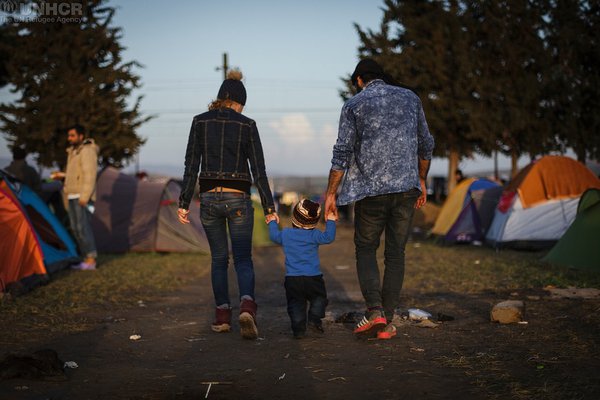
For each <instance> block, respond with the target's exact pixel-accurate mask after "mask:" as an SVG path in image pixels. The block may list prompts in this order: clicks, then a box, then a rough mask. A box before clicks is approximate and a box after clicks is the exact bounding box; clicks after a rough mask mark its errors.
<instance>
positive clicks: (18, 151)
mask: <svg viewBox="0 0 600 400" xmlns="http://www.w3.org/2000/svg"><path fill="white" fill-rule="evenodd" d="M12 153H13V160H24V159H25V157H27V152H26V151H25V149H24V148H22V147H13V149H12Z"/></svg>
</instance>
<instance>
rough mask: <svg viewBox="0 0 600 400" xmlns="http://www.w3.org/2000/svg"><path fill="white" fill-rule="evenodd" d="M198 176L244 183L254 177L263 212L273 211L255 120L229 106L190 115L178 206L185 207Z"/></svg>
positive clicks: (188, 203)
mask: <svg viewBox="0 0 600 400" xmlns="http://www.w3.org/2000/svg"><path fill="white" fill-rule="evenodd" d="M248 164H250V168H249V167H248ZM199 169H200V175H199V176H198V170H199ZM250 172H252V175H250ZM198 178H207V179H220V180H238V181H239V180H241V181H248V182H252V178H254V184H255V185H256V188H257V189H258V194H259V195H260V200H261V203H262V206H263V209H264V213H265V214H270V213H272V212H274V211H275V207H274V205H273V195H272V194H271V189H270V188H269V181H268V179H267V173H266V171H265V159H264V155H263V150H262V145H261V143H260V137H259V136H258V129H257V128H256V122H254V120H252V119H250V118H248V117H246V116H244V115H242V114H240V113H238V112H236V111H234V110H232V109H230V108H220V109H215V110H211V111H208V112H205V113H203V114H200V115H196V116H195V117H194V119H193V121H192V127H191V128H190V136H189V138H188V144H187V150H186V153H185V170H184V173H183V185H182V186H183V187H182V190H181V195H180V196H179V207H180V208H184V209H186V210H187V209H189V205H190V201H191V200H192V196H193V194H194V188H195V186H196V180H197V179H198Z"/></svg>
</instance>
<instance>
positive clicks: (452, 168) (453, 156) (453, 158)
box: [447, 148, 460, 195]
mask: <svg viewBox="0 0 600 400" xmlns="http://www.w3.org/2000/svg"><path fill="white" fill-rule="evenodd" d="M459 161H460V156H459V155H458V150H456V149H452V148H451V149H450V150H448V192H447V194H448V195H449V194H450V192H452V189H454V187H455V186H456V169H457V168H458V162H459Z"/></svg>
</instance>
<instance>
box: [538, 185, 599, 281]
mask: <svg viewBox="0 0 600 400" xmlns="http://www.w3.org/2000/svg"><path fill="white" fill-rule="evenodd" d="M598 238H600V190H599V189H589V190H587V191H586V192H584V193H583V195H582V196H581V199H580V200H579V205H578V206H577V216H576V217H575V220H574V221H573V223H572V224H571V226H570V227H569V229H567V231H566V232H565V234H564V235H563V236H562V237H561V238H560V240H559V241H558V242H557V243H556V245H555V246H554V247H553V248H552V250H550V252H549V253H548V254H547V255H546V257H544V258H543V261H547V262H549V263H551V264H556V265H564V266H568V267H575V268H581V269H591V270H596V271H599V272H600V246H599V245H598Z"/></svg>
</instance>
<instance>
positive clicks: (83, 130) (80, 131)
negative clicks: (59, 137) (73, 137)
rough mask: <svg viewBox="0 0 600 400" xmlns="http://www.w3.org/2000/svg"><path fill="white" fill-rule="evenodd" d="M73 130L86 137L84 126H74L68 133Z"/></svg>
mask: <svg viewBox="0 0 600 400" xmlns="http://www.w3.org/2000/svg"><path fill="white" fill-rule="evenodd" d="M71 129H75V132H77V134H79V135H83V136H85V128H84V127H83V126H82V125H79V124H75V125H72V126H70V127H69V128H68V129H67V132H69V131H70V130H71Z"/></svg>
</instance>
